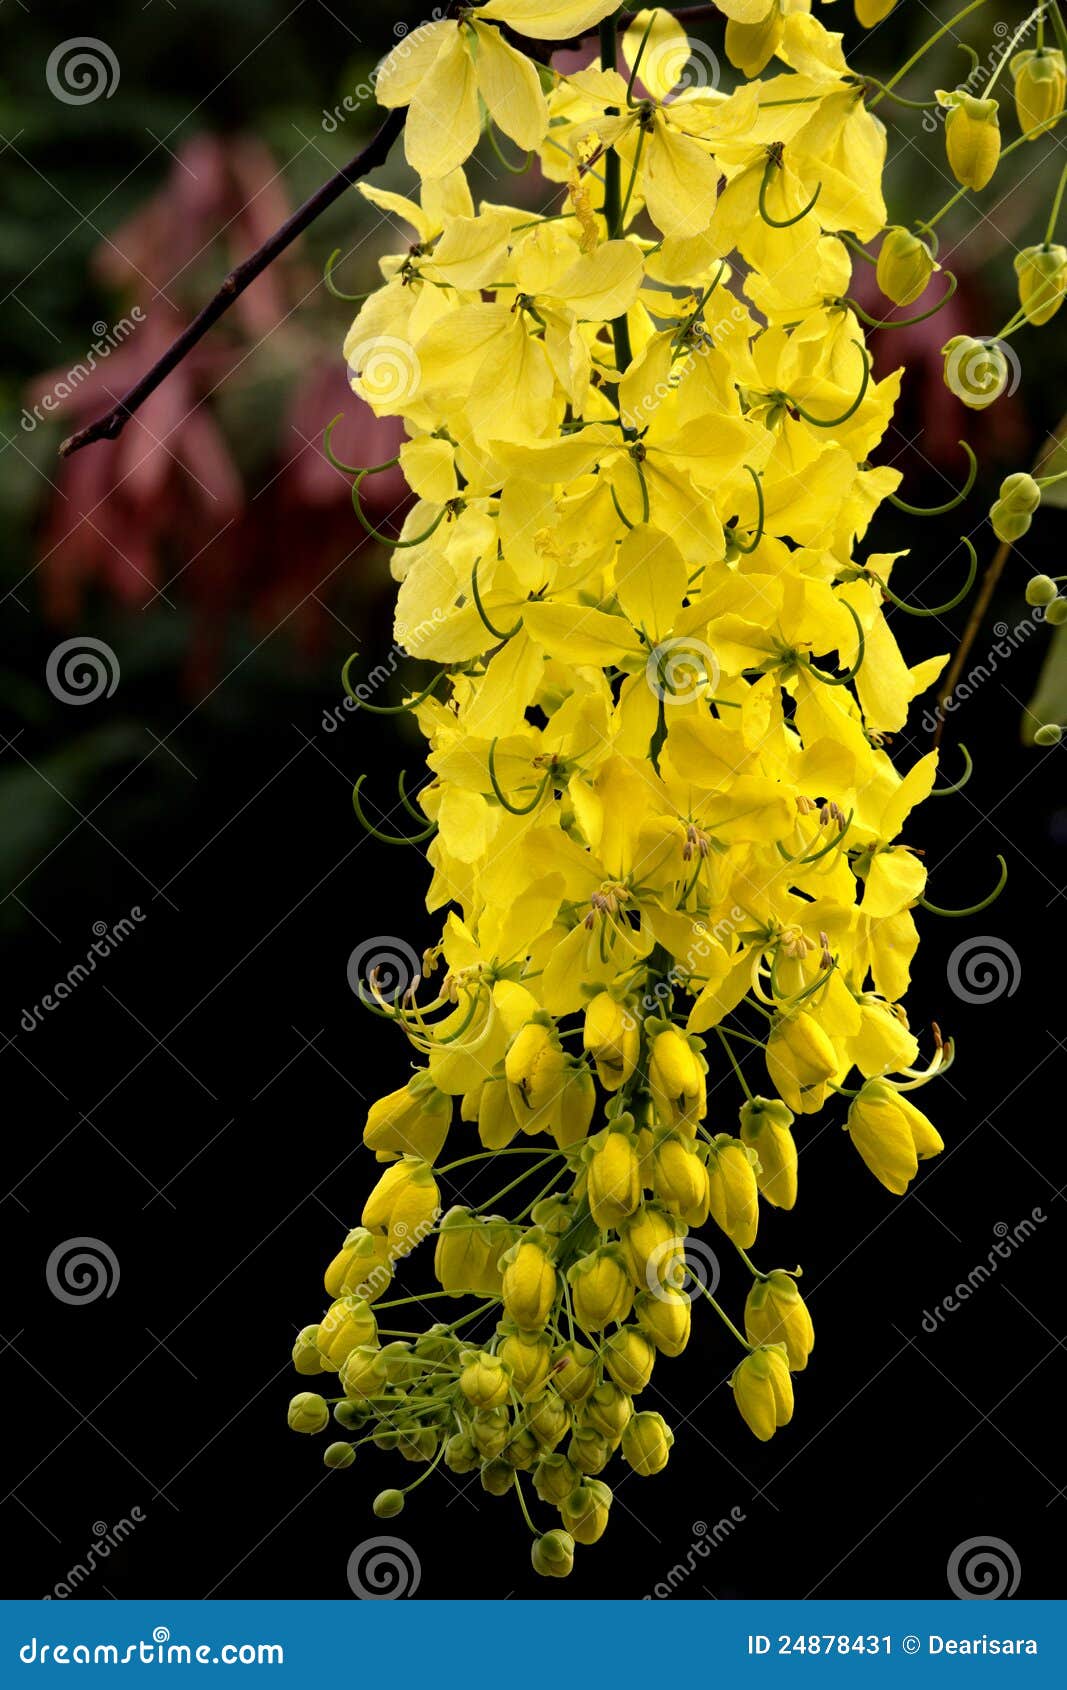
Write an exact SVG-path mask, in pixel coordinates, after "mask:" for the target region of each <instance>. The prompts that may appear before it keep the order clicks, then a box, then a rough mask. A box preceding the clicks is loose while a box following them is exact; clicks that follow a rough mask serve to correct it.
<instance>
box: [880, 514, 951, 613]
mask: <svg viewBox="0 0 1067 1690" xmlns="http://www.w3.org/2000/svg"><path fill="white" fill-rule="evenodd" d="M960 544H961V545H963V546H966V547H967V550H968V551H969V552H970V554H971V558H970V563H969V564H968V566H967V579H966V581H965V582H964V583H963V586H962V587H961V588H960V590H959V592H958V593H957V594H956V596H955V598H951V599H946V600H945V603H944V604H935V605H932V606H931V608H930V609H929V610H923V609H921V608H920V606H919V605H917V604H906V603H905V601H904V600H903V599H900V598H898V597H897V595H896V593H894V591H893V589H892V587H887V586H886V584H885V582H884V581H883V580H882V579H881V577H880V576H878V575H871V576H870V579H871V580H872V581H877V582H878V585H879V587H881V589H882V591H883V593H884V594H885V596H886V598H887V599H889V601H890V603H891V604H895V605H896V607H897V609H898V610H903V611H905V612H906V613H907V615H908V616H944V614H945V613H946V611H949V610H955V608H956V606H957V605H958V604H962V603H963V601H964V599H965V598H966V597H967V594H968V593H969V592H970V590H971V588H972V587H973V586H974V579H975V576H976V575H977V574H978V553H977V552H976V551H975V549H974V547H973V546H972V544H971V542H970V540H968V538H967V536H966V534H961V535H960Z"/></svg>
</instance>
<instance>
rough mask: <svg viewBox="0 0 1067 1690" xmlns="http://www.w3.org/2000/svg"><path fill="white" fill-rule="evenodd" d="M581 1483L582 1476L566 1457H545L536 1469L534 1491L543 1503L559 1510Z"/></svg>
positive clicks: (557, 1455)
mask: <svg viewBox="0 0 1067 1690" xmlns="http://www.w3.org/2000/svg"><path fill="white" fill-rule="evenodd" d="M580 1481H581V1474H580V1473H579V1472H578V1469H577V1468H576V1467H572V1466H571V1463H570V1462H569V1461H568V1460H567V1457H566V1456H565V1455H559V1454H558V1453H556V1454H551V1455H543V1456H542V1457H541V1459H540V1461H539V1462H538V1463H537V1466H536V1467H535V1468H534V1475H533V1483H534V1490H535V1491H536V1492H537V1494H538V1496H539V1497H540V1498H541V1501H542V1502H549V1503H551V1504H552V1506H553V1507H555V1508H558V1507H559V1506H560V1504H561V1503H562V1502H564V1501H565V1499H566V1498H567V1497H568V1496H570V1494H571V1492H572V1491H573V1490H574V1489H575V1487H576V1486H577V1485H578V1484H579V1483H580Z"/></svg>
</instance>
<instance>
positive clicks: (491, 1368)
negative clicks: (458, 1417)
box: [459, 1350, 511, 1408]
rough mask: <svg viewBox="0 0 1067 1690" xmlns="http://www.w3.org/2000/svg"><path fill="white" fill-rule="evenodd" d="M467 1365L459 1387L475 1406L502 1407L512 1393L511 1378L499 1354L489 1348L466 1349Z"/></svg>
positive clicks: (460, 1378)
mask: <svg viewBox="0 0 1067 1690" xmlns="http://www.w3.org/2000/svg"><path fill="white" fill-rule="evenodd" d="M464 1356H465V1358H466V1365H465V1367H464V1369H463V1372H462V1373H461V1374H460V1376H459V1388H460V1390H461V1391H462V1392H463V1395H464V1396H465V1397H466V1399H467V1401H468V1402H469V1403H471V1404H472V1406H473V1407H474V1408H500V1407H501V1405H502V1404H503V1403H506V1402H507V1400H508V1396H509V1394H510V1385H511V1379H510V1375H509V1374H508V1371H507V1369H506V1368H505V1366H504V1364H503V1362H502V1361H501V1360H500V1358H499V1357H498V1356H491V1355H490V1354H489V1353H488V1351H487V1350H465V1351H464Z"/></svg>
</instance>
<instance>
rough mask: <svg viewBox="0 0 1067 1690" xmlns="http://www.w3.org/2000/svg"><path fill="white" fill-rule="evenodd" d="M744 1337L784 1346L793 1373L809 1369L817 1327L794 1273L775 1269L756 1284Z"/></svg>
mask: <svg viewBox="0 0 1067 1690" xmlns="http://www.w3.org/2000/svg"><path fill="white" fill-rule="evenodd" d="M745 1335H746V1336H747V1338H748V1341H749V1343H750V1344H756V1345H760V1344H763V1345H766V1344H784V1345H785V1352H786V1355H787V1357H788V1360H789V1366H790V1369H791V1370H792V1371H793V1372H794V1373H801V1372H803V1370H804V1368H805V1367H807V1365H808V1356H809V1355H810V1354H811V1351H812V1347H813V1345H814V1343H815V1328H814V1327H813V1326H812V1324H811V1315H810V1314H809V1313H808V1309H807V1305H806V1303H805V1302H804V1299H803V1297H802V1296H801V1295H800V1292H799V1291H798V1289H797V1283H796V1280H795V1279H794V1278H793V1276H792V1274H790V1273H784V1272H783V1271H782V1269H781V1268H775V1269H774V1270H773V1272H771V1273H769V1274H767V1275H766V1276H764V1277H761V1278H759V1279H757V1280H756V1281H755V1282H754V1284H753V1286H752V1289H751V1291H750V1292H749V1294H748V1297H747V1299H746V1301H745Z"/></svg>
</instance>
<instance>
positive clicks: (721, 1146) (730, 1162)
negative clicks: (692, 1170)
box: [708, 1133, 759, 1250]
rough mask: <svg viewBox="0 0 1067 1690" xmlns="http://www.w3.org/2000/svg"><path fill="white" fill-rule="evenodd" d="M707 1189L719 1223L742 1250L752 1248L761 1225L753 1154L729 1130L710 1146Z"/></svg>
mask: <svg viewBox="0 0 1067 1690" xmlns="http://www.w3.org/2000/svg"><path fill="white" fill-rule="evenodd" d="M708 1192H709V1202H710V1208H711V1214H712V1218H713V1219H714V1221H715V1223H716V1225H717V1226H720V1227H721V1228H722V1230H723V1232H725V1234H726V1236H727V1237H728V1238H730V1239H732V1240H733V1242H734V1243H735V1244H739V1245H740V1246H741V1248H742V1249H743V1250H747V1249H749V1248H750V1246H751V1245H753V1244H754V1243H755V1242H756V1231H757V1228H758V1226H759V1188H758V1186H757V1185H756V1173H755V1168H754V1159H753V1157H752V1155H751V1153H750V1152H749V1150H748V1148H747V1146H746V1145H745V1144H744V1143H743V1142H742V1140H741V1139H739V1138H731V1137H730V1135H729V1133H718V1134H716V1137H715V1141H714V1144H713V1145H712V1147H711V1150H710V1154H709V1157H708Z"/></svg>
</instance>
